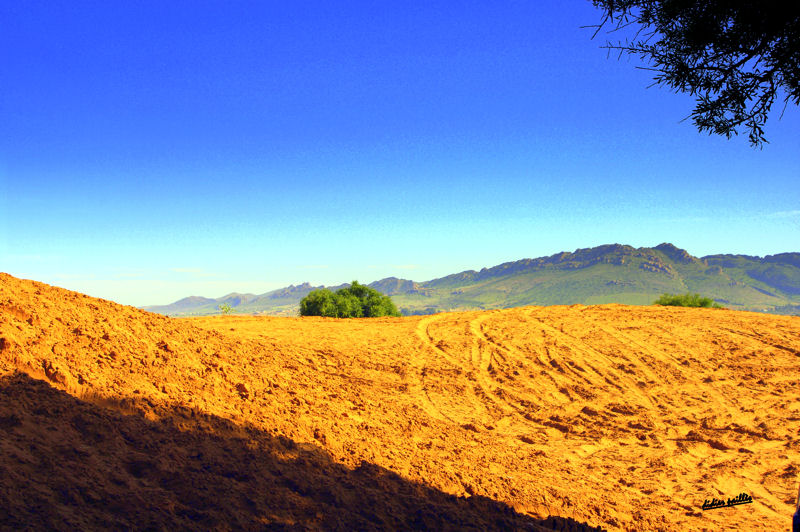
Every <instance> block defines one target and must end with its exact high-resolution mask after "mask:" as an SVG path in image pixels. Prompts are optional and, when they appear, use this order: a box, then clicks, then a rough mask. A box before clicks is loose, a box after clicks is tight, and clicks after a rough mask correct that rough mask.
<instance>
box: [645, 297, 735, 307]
mask: <svg viewBox="0 0 800 532" xmlns="http://www.w3.org/2000/svg"><path fill="white" fill-rule="evenodd" d="M653 304H654V305H664V306H667V307H703V308H723V306H722V305H720V304H719V303H717V302H716V301H714V300H713V299H711V298H708V297H700V294H683V295H679V294H664V295H662V296H661V297H659V298H658V299H657V300H656V301H655V302H654V303H653Z"/></svg>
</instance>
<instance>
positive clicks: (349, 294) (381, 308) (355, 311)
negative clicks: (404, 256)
mask: <svg viewBox="0 0 800 532" xmlns="http://www.w3.org/2000/svg"><path fill="white" fill-rule="evenodd" d="M300 315H301V316H327V317H330V318H362V317H363V318H377V317H379V316H399V315H400V313H399V312H398V311H397V307H395V305H394V303H393V302H392V299H391V298H390V297H389V296H385V295H383V294H381V293H380V292H378V291H377V290H375V289H374V288H370V287H369V286H365V285H363V284H359V283H358V281H353V284H351V285H350V286H348V287H346V288H341V289H339V290H337V291H336V293H333V292H331V291H330V290H328V289H327V288H323V289H322V290H314V291H313V292H311V293H309V294H308V295H307V296H306V297H304V298H303V299H302V300H301V301H300Z"/></svg>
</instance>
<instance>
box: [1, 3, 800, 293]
mask: <svg viewBox="0 0 800 532" xmlns="http://www.w3.org/2000/svg"><path fill="white" fill-rule="evenodd" d="M600 18H601V17H600V13H599V11H597V10H596V9H595V8H594V7H593V6H592V5H591V3H590V2H589V1H587V0H570V1H567V2H557V1H555V0H547V1H544V0H543V1H537V2H529V1H508V2H488V1H484V2H436V1H433V2H431V1H427V2H417V3H409V2H402V3H401V2H382V1H379V2H365V1H343V2H307V1H302V0H301V1H296V2H272V1H264V2H243V1H232V2H222V1H219V2H206V1H170V2H162V1H158V2H154V1H144V2H119V1H111V2H99V1H98V2H84V1H78V2H72V1H71V2H60V1H48V2H5V3H3V4H2V5H0V22H2V26H3V32H2V33H0V66H2V83H1V84H0V87H2V88H0V184H2V188H1V191H2V195H0V213H2V214H0V271H5V272H8V273H10V274H12V275H15V276H18V277H23V278H30V279H35V280H38V281H43V282H46V283H50V284H55V285H57V286H62V287H65V288H70V289H73V290H79V291H81V292H84V293H88V294H90V295H94V296H98V297H104V298H107V299H112V300H115V301H118V302H120V303H125V304H133V305H146V304H165V303H169V302H172V301H174V300H176V299H178V298H180V297H184V296H188V295H203V296H207V297H218V296H221V295H223V294H225V293H228V292H232V291H241V292H254V293H262V292H265V291H268V290H271V289H274V288H279V287H282V286H286V285H288V284H291V283H294V284H298V283H301V282H304V281H309V282H311V283H312V284H338V283H341V282H347V281H350V280H352V279H358V280H359V281H361V282H364V283H367V282H371V281H374V280H377V279H381V278H384V277H388V276H397V277H403V278H408V279H414V280H417V281H424V280H428V279H432V278H436V277H440V276H443V275H447V274H450V273H454V272H458V271H462V270H465V269H480V268H481V267H484V266H486V267H488V266H493V265H495V264H499V263H502V262H505V261H510V260H517V259H521V258H526V257H539V256H544V255H551V254H554V253H557V252H560V251H572V250H574V249H576V248H584V247H591V246H596V245H600V244H609V243H621V244H630V245H633V246H637V247H639V246H655V245H657V244H659V243H661V242H671V243H673V244H675V245H677V246H678V247H681V248H684V249H686V250H687V251H689V252H690V253H692V254H694V255H698V256H702V255H707V254H713V253H744V254H750V255H762V256H763V255H766V254H773V253H779V252H786V251H800V112H798V108H797V107H795V106H790V107H788V108H787V109H786V112H785V114H784V116H783V118H782V119H780V120H779V115H780V110H781V108H782V105H783V104H782V102H781V103H776V105H775V108H776V112H775V113H773V115H772V117H771V119H770V121H769V122H768V123H767V127H766V133H767V138H768V140H769V141H770V142H771V143H770V144H768V145H766V146H765V147H764V148H763V150H754V149H753V148H751V147H750V146H749V145H748V143H747V138H746V134H745V135H743V136H739V137H734V138H733V139H731V140H726V139H724V138H720V137H716V136H714V137H711V136H708V135H706V134H700V133H698V132H697V131H696V129H695V128H694V126H693V125H692V124H691V122H690V121H689V120H686V121H684V122H681V120H682V119H683V118H684V117H686V116H687V115H689V113H690V112H691V108H692V106H693V105H692V104H693V102H692V100H691V98H689V97H688V96H686V95H676V94H673V93H671V92H670V91H668V90H667V89H663V88H657V87H653V88H647V87H648V86H649V85H650V84H651V77H652V75H651V73H649V72H647V71H644V70H640V69H637V68H635V67H636V66H637V65H639V64H640V63H638V62H637V61H636V60H634V59H631V60H629V59H626V58H623V59H622V60H617V59H616V58H614V57H612V58H610V59H609V58H607V54H606V51H605V50H603V49H601V48H600V47H601V45H602V44H603V43H604V42H605V40H606V38H607V37H608V36H607V35H605V34H600V35H598V36H597V37H596V38H595V39H594V40H591V35H592V30H591V29H586V28H581V26H585V25H591V24H596V23H597V22H599V20H600ZM611 37H613V36H611Z"/></svg>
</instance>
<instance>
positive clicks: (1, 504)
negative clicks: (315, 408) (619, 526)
mask: <svg viewBox="0 0 800 532" xmlns="http://www.w3.org/2000/svg"><path fill="white" fill-rule="evenodd" d="M112 403H113V404H112ZM101 404H103V402H102V401H99V400H91V401H82V400H79V399H77V398H75V397H73V396H71V395H69V394H67V393H64V392H62V391H60V390H58V389H55V388H53V387H51V386H50V385H49V384H48V383H47V382H44V381H41V380H37V379H33V378H31V377H29V376H28V375H26V374H24V373H16V374H14V375H10V376H6V377H4V378H2V379H0V479H2V481H1V482H0V528H3V529H6V528H11V529H56V530H91V529H100V528H102V529H116V530H124V529H137V530H176V529H177V530H210V529H215V530H230V529H245V530H317V529H319V530H396V529H430V530H469V529H472V530H493V529H494V530H496V529H502V530H567V531H588V530H599V529H596V528H592V527H589V526H587V525H585V524H581V523H578V522H576V521H574V520H572V519H569V518H561V517H555V516H551V517H550V518H548V519H547V520H537V519H533V518H531V517H528V516H525V515H522V514H519V513H516V512H515V511H514V510H513V509H512V508H511V507H509V506H507V505H506V504H504V503H501V502H497V501H494V500H492V499H489V498H486V497H480V496H476V497H469V498H462V497H456V496H453V495H449V494H447V493H444V492H441V491H439V490H436V489H434V488H431V487H429V486H425V485H423V484H419V483H415V482H412V481H409V480H406V479H404V478H402V477H400V476H399V475H397V474H395V473H393V472H391V471H389V470H387V469H385V468H382V467H379V466H376V465H373V464H370V463H367V462H363V463H362V464H361V465H360V466H359V467H357V468H355V469H350V468H348V467H345V466H343V465H341V464H339V463H336V462H334V461H333V460H332V459H331V457H330V456H329V455H328V453H327V452H326V451H325V450H323V449H321V448H319V447H316V446H313V445H306V444H303V445H299V444H297V443H295V442H294V441H292V440H290V439H287V438H284V437H280V436H274V435H271V434H269V433H266V432H264V431H259V430H255V429H252V428H243V427H241V426H238V425H236V424H234V423H232V422H231V421H229V420H226V419H223V418H219V417H215V416H209V415H206V414H201V413H198V412H197V411H194V410H191V409H188V408H182V407H173V408H170V409H166V408H163V407H161V408H160V410H159V407H152V408H150V411H151V412H154V413H156V414H157V415H158V417H159V420H157V421H149V420H148V419H146V418H145V417H144V416H143V414H142V413H141V411H140V409H139V408H138V407H137V405H136V404H135V403H133V402H131V401H130V400H129V399H119V400H105V403H104V404H105V405H106V406H101ZM107 406H110V407H111V408H107ZM151 406H152V405H151ZM122 412H130V413H131V414H123V413H122Z"/></svg>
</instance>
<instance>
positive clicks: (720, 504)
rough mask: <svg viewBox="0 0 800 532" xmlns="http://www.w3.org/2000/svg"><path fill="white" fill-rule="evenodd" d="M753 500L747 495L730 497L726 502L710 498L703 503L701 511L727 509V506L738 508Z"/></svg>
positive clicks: (741, 494)
mask: <svg viewBox="0 0 800 532" xmlns="http://www.w3.org/2000/svg"><path fill="white" fill-rule="evenodd" d="M752 502H753V498H752V497H751V496H750V495H748V494H747V493H740V494H739V495H737V496H736V497H731V498H729V499H728V501H727V502H725V501H723V500H720V499H717V498H714V497H712V498H711V500H710V501H709V500H708V499H706V501H705V502H704V503H703V506H702V508H703V511H705V510H716V509H717V508H727V507H728V506H739V505H740V504H752Z"/></svg>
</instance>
